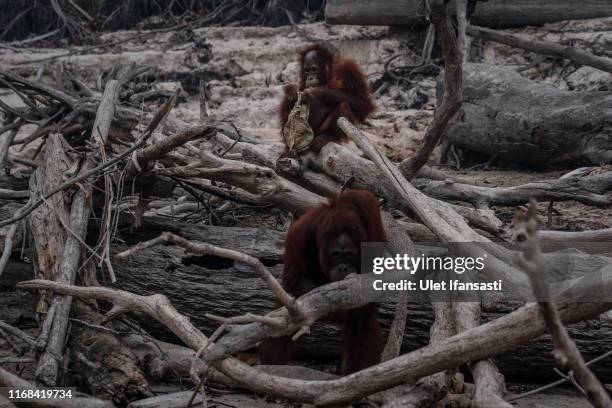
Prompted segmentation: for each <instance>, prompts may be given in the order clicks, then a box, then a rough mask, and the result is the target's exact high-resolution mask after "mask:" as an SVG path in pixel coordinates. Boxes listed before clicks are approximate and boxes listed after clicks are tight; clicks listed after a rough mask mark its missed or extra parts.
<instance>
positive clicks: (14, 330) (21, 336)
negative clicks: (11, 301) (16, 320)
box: [0, 320, 37, 347]
mask: <svg viewBox="0 0 612 408" xmlns="http://www.w3.org/2000/svg"><path fill="white" fill-rule="evenodd" d="M0 328H1V329H2V330H4V331H6V332H8V333H10V334H12V335H13V336H15V337H17V338H19V339H21V340H23V341H24V342H26V343H27V344H28V345H30V346H32V347H36V345H37V343H36V339H34V338H33V337H32V336H30V335H29V334H27V333H25V332H23V331H21V330H19V329H18V328H16V327H13V326H11V325H10V324H8V323H6V322H4V321H2V320H0Z"/></svg>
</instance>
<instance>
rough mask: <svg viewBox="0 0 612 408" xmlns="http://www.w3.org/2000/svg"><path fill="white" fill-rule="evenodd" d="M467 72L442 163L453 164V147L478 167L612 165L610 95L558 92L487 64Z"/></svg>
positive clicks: (469, 66)
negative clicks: (474, 160) (504, 164)
mask: <svg viewBox="0 0 612 408" xmlns="http://www.w3.org/2000/svg"><path fill="white" fill-rule="evenodd" d="M466 68H467V69H466V74H465V76H464V90H463V92H464V98H465V101H464V103H463V106H462V108H461V110H460V111H459V113H458V114H457V115H455V117H454V118H453V120H451V122H450V123H449V124H448V126H447V128H446V130H445V133H444V137H443V142H442V152H443V155H442V161H445V162H449V161H451V160H450V155H449V154H448V152H449V151H450V147H451V145H452V146H454V147H455V149H457V148H460V149H461V150H463V152H464V153H465V154H466V155H468V154H472V155H475V156H477V157H476V158H477V159H478V160H480V161H482V162H486V161H488V160H490V159H491V158H492V157H493V156H495V157H496V158H497V159H501V160H502V161H505V162H508V163H512V164H516V163H523V164H528V165H534V166H546V165H567V164H580V163H587V164H592V165H600V164H602V163H611V162H612V148H611V146H612V135H611V132H610V128H611V127H612V113H611V112H610V109H609V106H610V103H612V93H610V92H588V93H586V92H573V91H562V90H559V89H556V88H553V87H552V86H550V85H546V84H541V83H536V82H533V81H530V80H528V79H526V78H524V77H522V76H521V75H520V74H518V73H517V72H515V71H513V70H510V69H507V68H501V67H496V66H490V65H485V64H468V65H467V67H466Z"/></svg>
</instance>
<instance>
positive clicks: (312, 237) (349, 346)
mask: <svg viewBox="0 0 612 408" xmlns="http://www.w3.org/2000/svg"><path fill="white" fill-rule="evenodd" d="M385 240H386V237H385V231H384V229H383V226H382V221H381V217H380V208H379V204H378V200H377V199H376V197H375V196H374V195H373V194H372V193H370V192H369V191H362V190H347V191H345V192H343V193H341V194H339V195H337V196H335V197H332V198H330V200H329V203H327V204H323V205H321V206H319V207H317V208H314V209H312V210H310V211H308V212H307V213H305V214H304V215H302V216H301V217H300V218H299V219H298V220H297V221H296V222H294V223H293V224H292V225H291V227H290V228H289V231H288V232H287V237H286V239H285V253H284V256H283V262H284V269H283V276H282V285H283V287H284V288H285V290H286V291H287V292H289V293H291V294H292V295H294V296H296V297H299V296H302V295H303V294H305V293H307V292H309V291H311V290H312V289H314V288H316V287H318V286H321V285H325V284H327V283H330V282H336V281H340V280H342V279H344V278H345V277H346V276H347V275H349V274H351V273H360V271H361V270H360V262H361V243H362V242H383V241H385ZM331 319H332V321H333V322H335V323H337V324H339V325H340V326H341V327H342V330H343V338H344V347H343V350H344V351H343V353H342V364H341V372H342V373H343V374H350V373H353V372H355V371H359V370H361V369H364V368H367V367H369V366H371V365H374V364H377V363H378V362H379V361H380V354H381V352H382V349H383V337H382V333H381V330H380V326H379V323H378V305H376V304H374V303H371V304H368V305H365V306H362V307H360V308H357V309H352V310H346V311H339V312H336V313H334V315H333V316H331ZM290 343H291V337H289V336H284V337H278V338H272V339H268V340H266V341H265V342H264V343H262V345H261V347H260V359H261V362H262V364H286V363H287V362H288V360H289V344H290Z"/></svg>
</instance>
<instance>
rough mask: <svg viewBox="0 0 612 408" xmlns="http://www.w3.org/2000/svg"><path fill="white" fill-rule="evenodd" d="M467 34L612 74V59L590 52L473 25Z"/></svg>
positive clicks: (469, 27)
mask: <svg viewBox="0 0 612 408" xmlns="http://www.w3.org/2000/svg"><path fill="white" fill-rule="evenodd" d="M467 33H468V34H469V35H471V36H472V37H476V38H480V39H482V40H486V41H495V42H498V43H502V44H506V45H510V46H511V47H516V48H521V49H524V50H527V51H531V52H536V53H538V54H544V55H550V56H553V57H557V58H566V59H569V60H572V61H574V62H576V63H578V64H580V65H588V66H591V67H594V68H597V69H600V70H602V71H606V72H612V59H611V58H607V57H598V56H597V55H593V54H591V53H590V52H588V51H584V50H581V49H579V48H576V47H570V46H567V45H562V44H557V43H553V42H547V41H533V40H526V39H523V38H521V37H519V36H517V35H514V34H512V33H508V32H504V31H496V30H490V29H488V28H483V27H476V26H473V25H470V26H468V27H467Z"/></svg>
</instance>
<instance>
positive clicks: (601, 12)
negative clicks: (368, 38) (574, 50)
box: [325, 0, 612, 28]
mask: <svg viewBox="0 0 612 408" xmlns="http://www.w3.org/2000/svg"><path fill="white" fill-rule="evenodd" d="M426 15H427V12H426V10H425V9H424V2H423V1H421V0H390V1H387V2H385V6H384V7H380V4H378V3H376V2H372V1H367V0H356V1H352V0H329V1H327V3H326V6H325V21H326V22H327V23H328V24H357V25H396V26H413V25H414V24H419V23H422V24H423V23H425V16H426ZM609 16H612V4H611V3H610V2H609V1H607V0H587V1H582V2H580V3H579V4H577V3H576V2H575V1H573V0H542V1H537V2H534V1H530V0H517V1H513V0H489V1H486V2H477V4H476V8H475V10H474V13H473V14H472V16H471V22H472V24H475V25H479V26H485V27H493V28H500V27H523V26H528V25H542V24H546V23H553V22H556V21H563V20H582V19H589V18H602V17H609Z"/></svg>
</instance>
